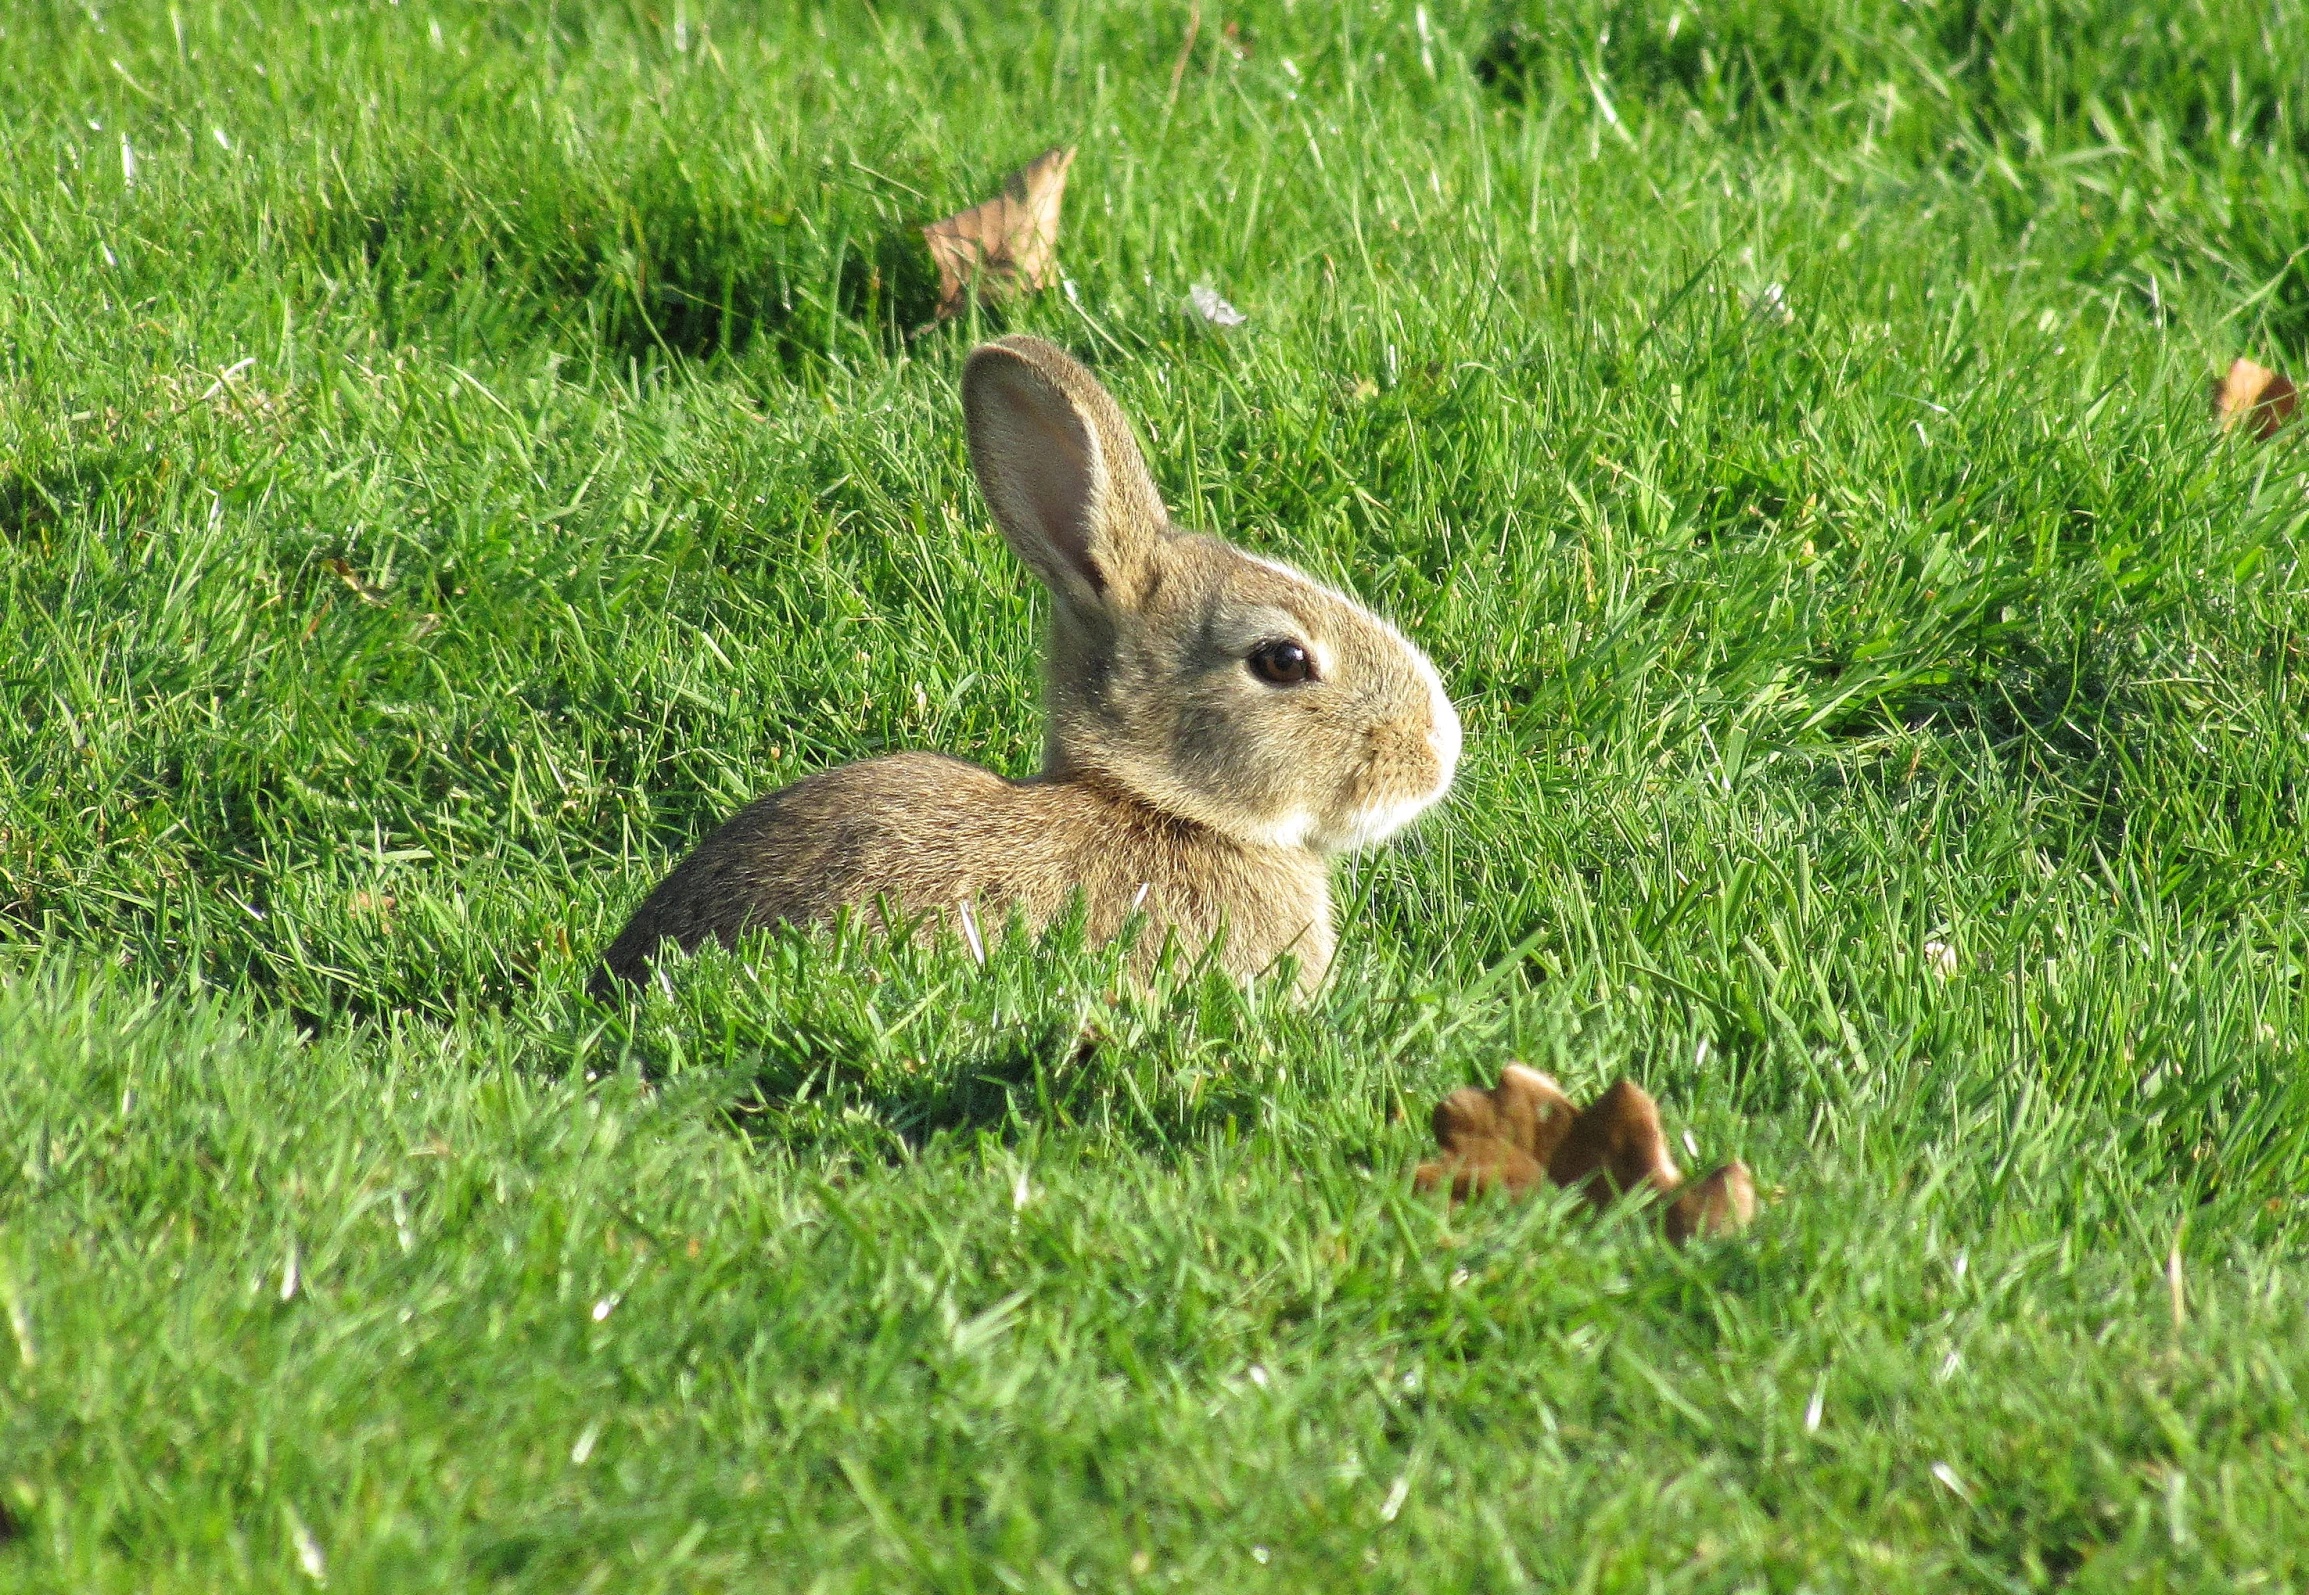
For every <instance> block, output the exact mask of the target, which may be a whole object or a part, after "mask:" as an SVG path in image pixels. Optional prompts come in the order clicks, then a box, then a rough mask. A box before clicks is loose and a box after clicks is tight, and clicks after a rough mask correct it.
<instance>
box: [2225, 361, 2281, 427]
mask: <svg viewBox="0 0 2309 1595" xmlns="http://www.w3.org/2000/svg"><path fill="white" fill-rule="evenodd" d="M2300 404H2301V393H2300V390H2299V389H2298V388H2296V387H2294V386H2293V384H2292V382H2291V380H2290V379H2288V378H2287V377H2286V375H2285V374H2284V373H2283V372H2282V371H2272V370H2270V369H2269V368H2268V367H2267V366H2259V365H2255V364H2254V363H2253V362H2252V361H2250V360H2236V361H2232V362H2231V363H2230V366H2229V374H2228V375H2227V376H2225V377H2221V378H2218V379H2217V380H2216V381H2215V382H2214V383H2213V416H2214V418H2215V419H2216V420H2218V421H2219V422H2220V423H2221V430H2222V431H2224V432H2228V431H2232V430H2234V429H2235V428H2236V427H2237V426H2238V425H2239V424H2243V425H2245V426H2249V427H2251V428H2252V429H2253V435H2254V436H2255V437H2256V438H2259V439H2261V440H2263V441H2264V442H2266V441H2267V440H2268V439H2270V438H2272V437H2275V436H2276V435H2277V429H2278V428H2279V427H2281V426H2283V425H2284V424H2285V423H2286V422H2287V421H2290V420H2292V419H2293V412H2294V411H2295V410H2296V409H2298V408H2299V407H2300Z"/></svg>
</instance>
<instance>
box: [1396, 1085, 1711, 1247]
mask: <svg viewBox="0 0 2309 1595" xmlns="http://www.w3.org/2000/svg"><path fill="white" fill-rule="evenodd" d="M1435 1143H1436V1146H1437V1147H1438V1148H1439V1149H1440V1150H1441V1152H1442V1156H1441V1157H1438V1158H1436V1159H1435V1160H1434V1161H1433V1162H1429V1163H1422V1164H1421V1165H1419V1167H1418V1169H1417V1170H1416V1171H1414V1173H1413V1175H1412V1184H1413V1186H1414V1187H1416V1188H1417V1189H1418V1190H1419V1191H1421V1192H1423V1193H1425V1192H1433V1191H1437V1190H1442V1189H1446V1188H1448V1189H1449V1191H1450V1193H1451V1200H1453V1201H1455V1202H1464V1201H1467V1200H1468V1199H1470V1198H1471V1197H1475V1196H1480V1195H1483V1194H1485V1193H1487V1192H1491V1191H1500V1192H1503V1193H1505V1194H1508V1195H1511V1196H1521V1195H1524V1194H1526V1193H1528V1192H1530V1191H1532V1190H1534V1189H1536V1188H1537V1187H1538V1186H1539V1185H1540V1184H1541V1182H1542V1181H1546V1182H1549V1183H1552V1184H1555V1185H1560V1186H1563V1187H1566V1188H1567V1189H1572V1190H1577V1191H1578V1192H1579V1193H1580V1194H1581V1195H1583V1196H1585V1197H1586V1198H1587V1200H1588V1205H1589V1206H1591V1207H1595V1208H1604V1207H1609V1206H1610V1205H1611V1204H1612V1203H1613V1202H1614V1201H1616V1200H1618V1199H1619V1198H1620V1197H1621V1196H1622V1195H1623V1194H1626V1193H1630V1192H1634V1191H1637V1190H1648V1191H1650V1192H1651V1193H1652V1194H1653V1195H1654V1197H1656V1198H1657V1199H1658V1200H1660V1201H1661V1202H1662V1203H1663V1204H1664V1205H1663V1207H1662V1209H1661V1214H1660V1226H1661V1228H1662V1229H1663V1230H1665V1231H1666V1233H1667V1237H1668V1239H1669V1240H1671V1241H1673V1242H1675V1243H1676V1244H1677V1245H1679V1246H1681V1245H1682V1244H1683V1243H1684V1242H1686V1241H1688V1240H1691V1239H1694V1238H1695V1237H1705V1238H1713V1237H1717V1236H1723V1235H1733V1234H1737V1233H1738V1232H1739V1231H1741V1230H1742V1229H1745V1228H1746V1227H1747V1226H1748V1224H1749V1223H1750V1222H1751V1221H1752V1220H1753V1219H1754V1218H1755V1216H1756V1182H1755V1177H1754V1176H1753V1175H1751V1174H1750V1173H1749V1172H1748V1165H1747V1164H1745V1163H1742V1162H1740V1161H1739V1160H1738V1159H1736V1158H1735V1159H1734V1160H1733V1161H1731V1162H1729V1163H1726V1164H1724V1165H1723V1166H1722V1167H1720V1168H1718V1169H1716V1170H1714V1171H1713V1172H1712V1173H1710V1174H1708V1175H1707V1176H1706V1177H1705V1178H1703V1179H1699V1180H1695V1181H1693V1182H1692V1183H1691V1184H1689V1185H1687V1184H1685V1183H1684V1176H1683V1171H1682V1170H1680V1169H1678V1168H1677V1167H1676V1164H1675V1160H1674V1159H1673V1158H1671V1157H1669V1156H1668V1143H1667V1137H1666V1135H1665V1134H1664V1133H1663V1132H1662V1131H1661V1129H1660V1109H1659V1104H1658V1103H1656V1102H1654V1101H1653V1100H1652V1099H1651V1095H1650V1093H1648V1092H1646V1091H1645V1090H1644V1089H1643V1088H1642V1087H1640V1086H1638V1085H1636V1084H1635V1083H1634V1082H1633V1081H1629V1080H1621V1081H1619V1082H1617V1083H1615V1084H1614V1085H1613V1086H1612V1087H1611V1088H1610V1089H1609V1090H1607V1091H1606V1092H1604V1094H1603V1095H1602V1096H1600V1097H1597V1098H1596V1099H1595V1100H1594V1101H1593V1102H1591V1103H1589V1104H1588V1105H1587V1107H1586V1108H1585V1109H1574V1108H1573V1107H1572V1105H1571V1099H1570V1098H1568V1097H1566V1096H1565V1095H1564V1094H1563V1090H1562V1088H1561V1087H1559V1086H1558V1085H1557V1084H1556V1083H1555V1082H1554V1081H1553V1080H1551V1079H1549V1078H1548V1077H1547V1076H1546V1075H1544V1074H1541V1073H1540V1072H1539V1071H1537V1070H1536V1069H1528V1068H1525V1067H1524V1066H1523V1065H1522V1064H1520V1063H1511V1064H1509V1065H1508V1066H1507V1067H1506V1068H1505V1069H1502V1070H1501V1071H1500V1074H1499V1084H1497V1085H1496V1086H1493V1087H1492V1088H1491V1089H1490V1090H1489V1091H1483V1090H1478V1089H1477V1088H1476V1087H1474V1086H1462V1087H1460V1089H1458V1090H1457V1091H1454V1092H1452V1093H1451V1095H1449V1096H1447V1097H1445V1098H1444V1099H1443V1100H1442V1101H1441V1102H1438V1103H1437V1104H1435Z"/></svg>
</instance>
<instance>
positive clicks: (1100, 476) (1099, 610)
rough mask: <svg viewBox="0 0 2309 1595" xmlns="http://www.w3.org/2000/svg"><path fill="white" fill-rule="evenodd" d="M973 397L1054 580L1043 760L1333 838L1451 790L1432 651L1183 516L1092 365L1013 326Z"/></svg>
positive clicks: (1204, 808) (1323, 839)
mask: <svg viewBox="0 0 2309 1595" xmlns="http://www.w3.org/2000/svg"><path fill="white" fill-rule="evenodd" d="M962 402H963V410H964V413H965V415H966V416H967V418H968V422H969V433H970V458H971V463H972V465H973V466H974V467H975V468H976V471H977V474H978V482H979V486H980V487H981V489H983V490H984V492H985V494H986V500H987V503H988V504H989V505H990V506H991V507H992V508H993V511H994V518H995V520H996V521H997V522H998V523H999V524H1000V526H1001V528H1002V534H1003V537H1004V539H1005V540H1006V541H1007V542H1008V543H1009V544H1010V546H1011V548H1012V549H1013V550H1014V551H1015V552H1016V553H1017V554H1018V556H1019V558H1021V559H1023V560H1024V561H1025V562H1026V564H1027V566H1028V567H1029V568H1030V569H1032V570H1033V572H1034V573H1035V575H1036V576H1038V577H1039V578H1041V580H1042V582H1043V584H1044V585H1045V586H1047V587H1048V588H1049V589H1050V591H1051V595H1052V600H1053V602H1052V616H1051V640H1050V652H1049V658H1048V662H1047V669H1048V693H1049V712H1050V727H1049V747H1048V758H1047V773H1048V774H1049V775H1051V776H1052V777H1054V778H1058V779H1066V780H1082V781H1089V782H1093V783H1097V784H1102V785H1106V786H1110V787H1112V788H1114V789H1116V790H1117V791H1118V792H1120V793H1121V794H1124V795H1127V796H1129V797H1132V798H1134V799H1136V800H1138V801H1139V802H1142V803H1144V804H1146V805H1148V806H1149V807H1152V808H1154V809H1157V810H1159V811H1161V812H1163V813H1167V814H1173V815H1177V816H1180V817H1182V818H1185V819H1189V820H1192V821H1194V822H1196V823H1198V824H1201V825H1205V826H1208V827H1210V828H1212V829H1214V830H1217V831H1219V832H1221V833H1222V834H1224V835H1227V836H1230V837H1233V838H1235V839H1237V840H1238V841H1242V842H1245V843H1250V844H1254V845H1261V844H1263V845H1267V846H1281V847H1306V848H1311V849H1314V850H1315V851H1317V852H1321V853H1331V852H1338V851H1342V850H1345V849H1349V848H1355V847H1361V846H1365V845H1368V844H1371V843H1375V842H1378V841H1381V840H1383V839H1384V838H1386V837H1387V836H1389V835H1391V834H1392V833H1393V832H1395V831H1397V830H1398V829H1400V828H1401V827H1402V826H1403V825H1405V824H1406V823H1408V822H1409V821H1410V820H1411V819H1412V818H1413V817H1414V816H1415V815H1417V814H1418V813H1419V812H1420V811H1421V810H1422V809H1424V808H1426V807H1427V806H1428V805H1429V804H1431V803H1433V802H1435V800H1436V799H1438V798H1440V797H1441V796H1442V795H1443V793H1444V791H1445V789H1446V788H1448V787H1449V786H1450V784H1451V776H1452V772H1453V769H1454V768H1455V767H1456V765H1457V764H1458V760H1459V716H1458V715H1457V714H1456V713H1455V712H1454V711H1453V709H1452V707H1451V700H1450V698H1449V696H1448V695H1446V694H1445V692H1444V690H1443V683H1442V681H1441V679H1440V678H1439V677H1438V676H1437V675H1436V673H1435V667H1434V666H1433V665H1432V664H1431V663H1429V662H1428V659H1427V656H1426V655H1425V654H1423V653H1421V652H1420V651H1419V650H1418V649H1417V648H1416V647H1414V646H1413V645H1412V644H1411V642H1410V641H1409V640H1408V639H1406V638H1405V637H1404V636H1403V634H1402V633H1401V632H1399V631H1397V630H1396V629H1395V628H1394V627H1393V626H1390V625H1389V624H1387V622H1386V621H1384V620H1382V619H1380V618H1379V617H1378V616H1377V615H1374V614H1373V613H1371V611H1369V610H1368V609H1365V608H1364V607H1363V606H1362V605H1361V604H1359V603H1357V602H1355V600H1354V599H1352V598H1349V597H1348V596H1347V595H1345V594H1344V593H1341V592H1338V591H1336V590H1334V589H1332V588H1330V587H1326V586H1324V585H1323V584H1322V583H1320V582H1317V581H1315V580H1314V579H1312V578H1311V577H1308V576H1306V575H1305V574H1303V573H1301V572H1299V571H1296V570H1293V569H1291V568H1290V567H1289V566H1287V565H1282V564H1278V563H1276V562H1275V561H1273V560H1268V559H1261V558H1259V557H1258V556H1256V555H1253V554H1248V553H1245V552H1244V551H1243V550H1241V549H1238V548H1235V547H1233V546H1232V545H1230V544H1227V543H1224V542H1221V541H1219V540H1218V539H1216V538H1212V537H1203V536H1198V535H1194V534H1190V533H1184V532H1179V531H1176V530H1174V529H1173V528H1172V527H1171V525H1170V518H1169V516H1168V515H1167V514H1166V513H1165V511H1164V509H1163V505H1162V499H1161V497H1160V496H1159V495H1158V494H1157V492H1156V491H1155V485H1154V481H1153V478H1151V477H1150V476H1149V475H1148V474H1147V469H1146V462H1145V460H1144V459H1143V458H1142V457H1141V455H1140V453H1139V448H1138V444H1137V441H1136V440H1135V439H1134V438H1133V437H1132V435H1131V430H1130V424H1129V422H1128V421H1126V420H1125V419H1124V417H1123V414H1122V411H1121V410H1120V409H1119V408H1117V407H1116V405H1115V402H1114V400H1113V399H1112V398H1111V397H1109V396H1108V394H1107V392H1106V390H1105V389H1104V388H1102V387H1100V386H1099V384H1098V381H1097V380H1096V379H1095V378H1094V377H1092V376H1091V374H1090V373H1089V372H1088V371H1085V370H1084V369H1083V368H1082V367H1081V366H1080V365H1078V364H1076V363H1075V362H1074V361H1073V360H1072V359H1070V358H1069V357H1068V356H1067V355H1066V354H1065V353H1063V352H1062V351H1060V350H1059V349H1057V348H1056V347H1054V346H1053V345H1051V344H1048V343H1045V342H1044V341H1042V340H1041V339H1039V338H1029V337H1023V336H1014V337H1008V338H1004V339H1001V340H1000V341H999V342H995V343H990V344H987V345H985V346H983V347H981V348H979V349H977V350H976V351H974V352H973V353H972V354H971V356H970V361H969V364H968V366H967V368H966V369H965V370H964V372H963V377H962Z"/></svg>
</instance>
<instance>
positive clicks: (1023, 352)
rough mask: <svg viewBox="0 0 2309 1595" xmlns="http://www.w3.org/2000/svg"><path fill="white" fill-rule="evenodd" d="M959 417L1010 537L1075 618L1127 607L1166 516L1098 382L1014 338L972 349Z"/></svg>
mask: <svg viewBox="0 0 2309 1595" xmlns="http://www.w3.org/2000/svg"><path fill="white" fill-rule="evenodd" d="M962 413H963V416H964V419H965V421H966V422H967V424H968V427H969V432H970V463H971V466H972V468H973V469H974V470H975V471H976V472H977V474H978V487H979V490H980V491H981V492H983V493H984V494H985V495H986V502H987V504H988V505H989V506H990V507H991V508H992V509H993V511H994V519H995V520H996V522H997V523H999V524H1000V526H1001V527H1002V536H1003V540H1004V541H1005V542H1007V543H1009V545H1010V546H1011V548H1012V550H1013V551H1015V552H1016V553H1017V555H1018V557H1019V558H1020V559H1022V560H1024V561H1026V564H1027V566H1028V568H1029V569H1031V570H1032V571H1033V572H1034V573H1035V575H1037V576H1039V577H1040V578H1041V579H1042V581H1043V584H1044V585H1045V586H1047V587H1049V588H1050V590H1051V592H1052V593H1053V594H1055V595H1056V596H1057V598H1058V600H1059V601H1060V602H1061V603H1062V604H1064V605H1065V606H1066V608H1067V609H1068V610H1070V611H1071V612H1072V613H1073V614H1074V616H1075V617H1076V618H1077V619H1078V620H1082V621H1089V622H1096V621H1099V620H1103V619H1105V618H1108V617H1110V616H1111V615H1112V614H1113V613H1114V612H1115V611H1116V610H1118V609H1122V608H1127V607H1129V605H1130V604H1131V603H1132V602H1133V601H1134V600H1135V599H1136V597H1137V595H1138V593H1139V591H1140V590H1141V587H1142V584H1143V583H1144V581H1145V578H1146V575H1147V572H1148V569H1149V565H1150V555H1151V554H1152V552H1153V549H1154V546H1155V544H1156V542H1157V541H1158V540H1159V539H1160V538H1161V537H1162V535H1163V531H1164V527H1165V525H1166V524H1167V522H1168V517H1167V516H1166V515H1165V514H1164V512H1163V506H1162V498H1161V496H1160V495H1159V494H1158V493H1157V492H1156V491H1155V485H1154V479H1153V478H1152V477H1151V476H1149V475H1148V474H1147V468H1146V460H1145V458H1144V457H1143V456H1142V455H1141V454H1140V453H1139V448H1138V441H1137V439H1135V438H1133V437H1132V436H1131V430H1130V423H1129V422H1128V421H1126V420H1124V419H1123V413H1122V411H1121V409H1120V408H1119V407H1117V405H1116V404H1115V402H1114V400H1113V399H1112V398H1111V397H1109V395H1108V394H1107V391H1106V389H1104V388H1102V387H1100V386H1099V384H1098V379H1097V378H1096V377H1093V376H1092V375H1091V374H1090V373H1089V372H1088V371H1085V370H1084V369H1083V368H1082V367H1081V366H1080V365H1077V364H1076V363H1075V362H1074V360H1073V359H1072V358H1070V357H1069V356H1068V355H1067V354H1066V353H1065V351H1063V350H1061V349H1059V348H1058V347H1057V346H1056V345H1054V344H1049V343H1045V342H1044V341H1043V340H1042V339H1040V338H1030V337H1026V336H1024V335H1023V334H1014V335H1012V336H1010V337H1007V338H1003V339H1000V340H998V341H997V342H994V343H989V344H984V345H981V346H980V347H979V348H977V349H975V350H973V351H972V352H971V355H970V363H969V364H968V365H966V366H964V367H963V370H962Z"/></svg>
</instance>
